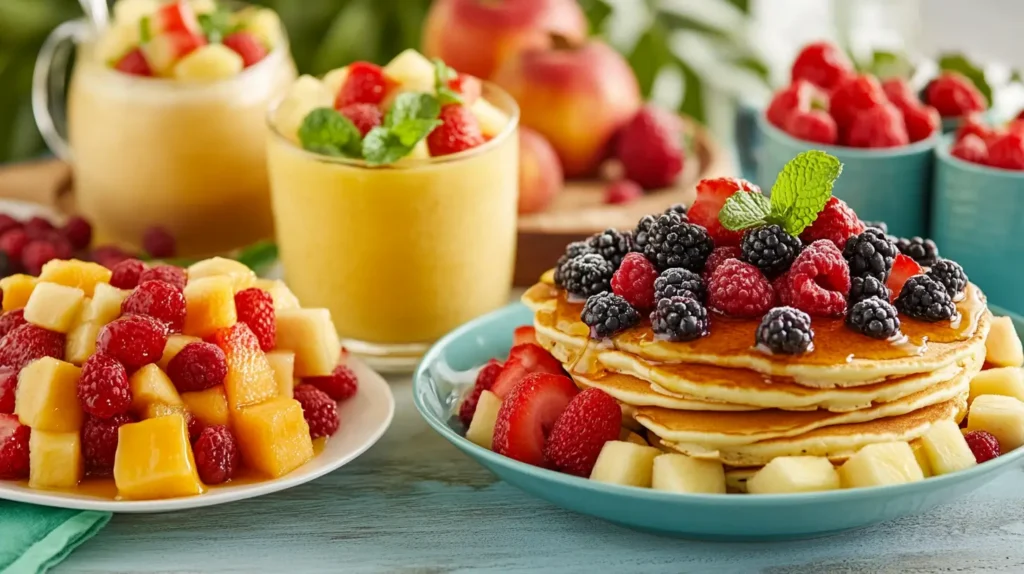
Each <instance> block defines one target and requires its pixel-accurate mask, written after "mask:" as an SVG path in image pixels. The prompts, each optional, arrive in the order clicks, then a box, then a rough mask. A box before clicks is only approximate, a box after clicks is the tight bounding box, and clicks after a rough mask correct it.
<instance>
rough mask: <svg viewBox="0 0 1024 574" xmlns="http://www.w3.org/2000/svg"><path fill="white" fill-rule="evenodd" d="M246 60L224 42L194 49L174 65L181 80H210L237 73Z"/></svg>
mask: <svg viewBox="0 0 1024 574" xmlns="http://www.w3.org/2000/svg"><path fill="white" fill-rule="evenodd" d="M244 68H245V62H244V61H243V60H242V57H241V56H239V55H238V53H237V52H235V51H234V50H232V49H231V48H228V47H227V46H225V45H224V44H207V45H205V46H200V47H199V48H197V49H196V50H193V51H192V52H191V53H189V55H187V56H185V57H184V58H182V59H181V61H180V62H178V63H177V64H175V65H174V77H175V78H177V79H179V80H186V81H199V82H209V81H214V80H222V79H224V78H230V77H233V76H235V75H237V74H238V73H239V72H241V71H242V70H243V69H244Z"/></svg>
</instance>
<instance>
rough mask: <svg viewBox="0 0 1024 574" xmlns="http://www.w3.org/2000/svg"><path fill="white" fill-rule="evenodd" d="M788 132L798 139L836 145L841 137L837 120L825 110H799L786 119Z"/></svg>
mask: <svg viewBox="0 0 1024 574" xmlns="http://www.w3.org/2000/svg"><path fill="white" fill-rule="evenodd" d="M786 133H788V134H789V135H791V136H793V137H795V138H796V139H798V140H804V141H809V142H816V143H820V144H825V145H835V143H836V141H838V139H839V130H838V128H837V127H836V121H835V120H833V119H832V116H830V115H828V113H827V112H825V111H824V110H806V111H804V110H797V111H795V112H793V113H792V114H790V116H789V119H787V120H786Z"/></svg>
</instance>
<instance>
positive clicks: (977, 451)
mask: <svg viewBox="0 0 1024 574" xmlns="http://www.w3.org/2000/svg"><path fill="white" fill-rule="evenodd" d="M964 440H966V441H967V446H968V447H970V448H971V453H972V454H974V460H976V461H978V464H981V463H983V462H985V461H988V460H992V459H993V458H996V457H997V456H999V455H1000V454H1001V451H1000V449H999V439H997V438H996V437H995V436H993V435H992V433H989V432H987V431H983V430H976V431H971V432H969V433H967V434H965V435H964Z"/></svg>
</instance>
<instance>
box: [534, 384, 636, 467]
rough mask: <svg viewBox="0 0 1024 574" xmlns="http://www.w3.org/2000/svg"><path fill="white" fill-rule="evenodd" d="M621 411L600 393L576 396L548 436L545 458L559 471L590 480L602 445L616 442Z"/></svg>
mask: <svg viewBox="0 0 1024 574" xmlns="http://www.w3.org/2000/svg"><path fill="white" fill-rule="evenodd" d="M621 426H622V407H620V406H619V403H618V402H616V401H615V399H613V398H612V396H611V395H609V394H608V393H606V392H604V391H602V390H601V389H587V390H585V391H583V392H582V393H580V394H578V395H576V396H575V397H574V398H573V399H572V401H570V402H569V406H568V407H566V409H565V412H563V413H562V416H560V417H558V420H557V421H555V426H554V427H552V429H551V434H550V435H548V441H547V444H546V445H545V447H544V456H545V457H547V459H548V460H549V461H550V462H551V464H552V465H554V467H555V468H557V469H558V470H560V471H562V472H565V473H568V474H575V475H576V476H582V477H589V476H590V472H591V471H592V470H594V463H596V462H597V455H599V454H601V448H602V447H604V443H606V442H608V441H610V440H615V439H617V438H619V427H621Z"/></svg>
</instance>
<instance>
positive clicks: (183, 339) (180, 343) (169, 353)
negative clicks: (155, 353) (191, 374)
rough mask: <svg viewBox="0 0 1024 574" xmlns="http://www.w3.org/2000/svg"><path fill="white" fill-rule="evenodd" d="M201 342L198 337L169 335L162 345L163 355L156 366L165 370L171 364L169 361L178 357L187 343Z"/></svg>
mask: <svg viewBox="0 0 1024 574" xmlns="http://www.w3.org/2000/svg"><path fill="white" fill-rule="evenodd" d="M199 341H202V339H200V338H199V337H190V336H188V335H171V336H170V337H167V343H165V344H164V354H163V355H161V356H160V360H159V361H157V363H156V364H157V365H158V366H159V367H160V368H161V369H163V370H164V371H166V370H167V364H168V363H170V362H171V359H173V358H174V357H177V356H178V353H180V352H181V350H182V349H184V348H185V347H186V346H187V345H188V344H189V343H197V342H199Z"/></svg>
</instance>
